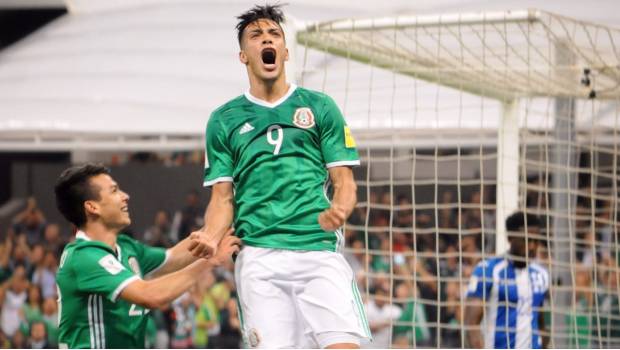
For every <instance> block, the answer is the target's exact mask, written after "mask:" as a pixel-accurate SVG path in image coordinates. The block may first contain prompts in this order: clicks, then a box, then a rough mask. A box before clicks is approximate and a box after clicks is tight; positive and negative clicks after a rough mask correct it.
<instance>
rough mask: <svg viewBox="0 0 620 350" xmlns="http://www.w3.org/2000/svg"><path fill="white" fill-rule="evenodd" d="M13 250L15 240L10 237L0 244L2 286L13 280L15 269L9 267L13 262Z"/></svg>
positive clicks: (0, 283) (0, 279)
mask: <svg viewBox="0 0 620 350" xmlns="http://www.w3.org/2000/svg"><path fill="white" fill-rule="evenodd" d="M12 250H13V240H12V239H11V238H10V237H8V238H7V239H6V240H5V241H4V242H3V243H2V244H0V285H2V284H3V283H4V282H5V281H6V280H8V279H9V278H11V275H12V273H13V269H11V266H10V265H9V263H10V261H11V251H12Z"/></svg>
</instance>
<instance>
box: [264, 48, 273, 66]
mask: <svg viewBox="0 0 620 350" xmlns="http://www.w3.org/2000/svg"><path fill="white" fill-rule="evenodd" d="M261 58H262V59H263V63H264V64H275V63H276V50H274V49H272V48H266V49H264V50H263V51H262V52H261Z"/></svg>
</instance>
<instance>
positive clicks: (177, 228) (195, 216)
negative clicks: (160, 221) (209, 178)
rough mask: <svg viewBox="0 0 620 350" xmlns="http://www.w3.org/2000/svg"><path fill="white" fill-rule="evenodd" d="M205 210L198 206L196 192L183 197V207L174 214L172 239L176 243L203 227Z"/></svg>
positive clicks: (198, 199)
mask: <svg viewBox="0 0 620 350" xmlns="http://www.w3.org/2000/svg"><path fill="white" fill-rule="evenodd" d="M204 212H205V208H203V207H202V206H201V205H200V197H199V196H198V191H196V190H192V191H190V192H189V193H188V194H187V196H186V197H185V206H184V207H183V209H181V210H180V211H178V212H176V213H175V214H174V216H175V217H174V220H173V225H172V226H173V235H175V236H176V237H173V239H175V240H176V241H181V240H183V239H185V237H187V236H188V235H189V234H190V233H192V232H193V231H195V230H198V229H199V228H201V227H202V226H203V225H204V217H203V216H204Z"/></svg>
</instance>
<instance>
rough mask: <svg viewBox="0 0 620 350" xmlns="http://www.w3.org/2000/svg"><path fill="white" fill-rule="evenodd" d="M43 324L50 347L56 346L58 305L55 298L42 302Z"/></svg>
mask: <svg viewBox="0 0 620 350" xmlns="http://www.w3.org/2000/svg"><path fill="white" fill-rule="evenodd" d="M43 322H45V326H46V329H47V339H48V342H49V344H50V345H51V346H52V347H55V346H57V345H58V303H57V302H56V299H55V298H47V299H44V300H43Z"/></svg>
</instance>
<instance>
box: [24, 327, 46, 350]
mask: <svg viewBox="0 0 620 350" xmlns="http://www.w3.org/2000/svg"><path fill="white" fill-rule="evenodd" d="M28 348H30V349H51V347H50V346H49V344H48V342H47V331H46V328H45V323H43V322H41V321H35V322H33V323H32V324H31V325H30V337H29V338H28Z"/></svg>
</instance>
